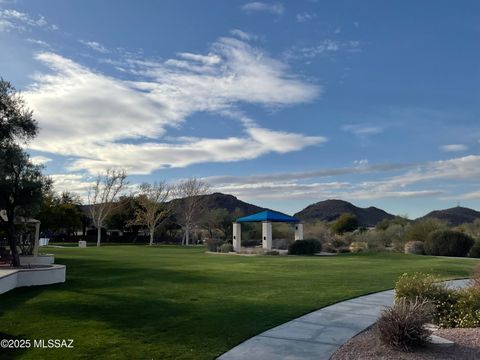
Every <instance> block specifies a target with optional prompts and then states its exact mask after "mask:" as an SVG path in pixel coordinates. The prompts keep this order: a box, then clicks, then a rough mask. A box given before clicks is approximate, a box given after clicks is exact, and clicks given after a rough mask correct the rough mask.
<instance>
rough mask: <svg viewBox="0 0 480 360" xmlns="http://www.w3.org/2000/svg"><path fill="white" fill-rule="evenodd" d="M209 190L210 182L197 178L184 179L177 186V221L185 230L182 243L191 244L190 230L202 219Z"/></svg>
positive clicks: (175, 191)
mask: <svg viewBox="0 0 480 360" xmlns="http://www.w3.org/2000/svg"><path fill="white" fill-rule="evenodd" d="M208 191H209V186H208V184H207V183H206V182H204V181H201V180H199V179H196V178H191V179H188V180H185V181H182V182H180V183H179V184H177V186H176V187H175V190H174V193H175V197H176V198H177V201H176V208H177V209H176V210H177V211H176V213H177V222H178V223H179V225H180V226H182V228H183V231H184V236H183V240H182V244H185V245H189V244H190V232H191V231H192V230H193V229H194V227H195V225H197V223H198V221H199V220H200V217H201V212H202V207H203V206H202V205H203V200H204V199H203V195H206V194H208Z"/></svg>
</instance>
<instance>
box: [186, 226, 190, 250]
mask: <svg viewBox="0 0 480 360" xmlns="http://www.w3.org/2000/svg"><path fill="white" fill-rule="evenodd" d="M189 244H190V231H188V227H187V228H186V229H185V245H187V246H188V245H189Z"/></svg>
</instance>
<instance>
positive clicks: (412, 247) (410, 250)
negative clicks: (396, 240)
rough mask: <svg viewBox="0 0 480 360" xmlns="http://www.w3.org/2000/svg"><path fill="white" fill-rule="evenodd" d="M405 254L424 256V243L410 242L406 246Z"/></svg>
mask: <svg viewBox="0 0 480 360" xmlns="http://www.w3.org/2000/svg"><path fill="white" fill-rule="evenodd" d="M405 254H415V255H424V254H425V247H424V245H423V242H422V241H409V242H407V243H406V244H405Z"/></svg>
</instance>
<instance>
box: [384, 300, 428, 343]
mask: <svg viewBox="0 0 480 360" xmlns="http://www.w3.org/2000/svg"><path fill="white" fill-rule="evenodd" d="M432 314H433V306H432V304H431V303H430V302H428V300H420V299H415V300H413V301H411V300H408V299H406V298H401V299H400V300H399V301H398V302H397V303H396V304H395V305H394V306H392V307H390V308H387V309H385V310H384V311H383V312H382V315H381V316H380V318H379V319H378V321H377V331H378V333H379V335H380V340H381V341H382V342H383V343H385V344H387V345H390V346H392V347H394V348H396V349H400V350H404V351H409V350H411V349H412V348H414V347H417V346H422V345H425V344H426V343H427V339H428V337H429V336H430V334H431V332H430V331H429V330H428V329H426V328H425V324H426V323H427V322H429V321H431V319H432Z"/></svg>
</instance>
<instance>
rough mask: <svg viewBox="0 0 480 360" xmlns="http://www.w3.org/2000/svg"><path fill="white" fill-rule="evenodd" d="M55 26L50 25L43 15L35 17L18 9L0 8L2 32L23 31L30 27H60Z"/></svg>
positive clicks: (0, 30)
mask: <svg viewBox="0 0 480 360" xmlns="http://www.w3.org/2000/svg"><path fill="white" fill-rule="evenodd" d="M53 26H54V25H49V24H48V22H47V21H46V20H45V18H44V17H43V16H42V15H38V16H37V17H36V18H34V17H32V16H30V15H29V14H27V13H24V12H20V11H17V10H9V9H4V10H2V9H0V32H2V31H4V32H9V31H12V30H15V31H21V32H23V31H27V29H29V28H49V29H52V30H56V29H58V28H57V27H55V28H54V27H53Z"/></svg>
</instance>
